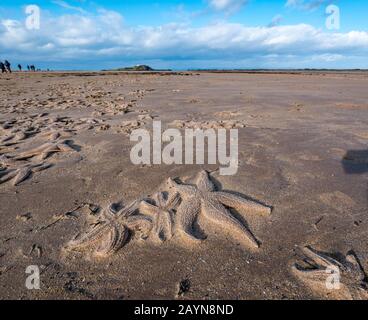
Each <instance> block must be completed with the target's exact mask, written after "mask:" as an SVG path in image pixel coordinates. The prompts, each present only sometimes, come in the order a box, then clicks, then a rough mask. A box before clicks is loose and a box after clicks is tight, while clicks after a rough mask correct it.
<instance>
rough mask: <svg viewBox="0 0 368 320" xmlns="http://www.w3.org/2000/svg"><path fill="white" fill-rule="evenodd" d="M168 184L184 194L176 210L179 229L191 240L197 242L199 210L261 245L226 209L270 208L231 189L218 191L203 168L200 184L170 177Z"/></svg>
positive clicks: (223, 225) (212, 219) (254, 244)
mask: <svg viewBox="0 0 368 320" xmlns="http://www.w3.org/2000/svg"><path fill="white" fill-rule="evenodd" d="M169 184H170V185H171V186H172V187H174V188H175V190H176V191H177V192H179V194H180V195H181V197H182V203H181V205H180V207H179V208H178V211H177V213H176V221H175V222H176V230H178V231H181V232H183V233H184V235H186V236H187V237H188V238H189V239H191V240H196V241H198V240H199V239H197V238H196V237H195V236H194V235H193V224H194V222H195V221H196V219H197V217H198V215H199V214H200V213H202V214H203V216H204V217H206V218H207V219H208V220H209V221H211V222H213V223H215V224H217V225H219V226H221V227H223V228H227V229H229V230H230V231H231V232H232V233H233V232H236V233H238V234H240V235H241V236H243V237H245V238H246V239H247V240H248V241H250V242H251V244H252V245H253V246H254V247H257V248H258V247H259V243H258V241H257V239H256V238H255V237H254V236H253V234H252V233H251V232H250V231H249V230H248V229H247V228H246V227H245V226H244V225H243V224H242V223H241V222H240V221H239V220H238V219H236V218H235V217H234V216H233V215H232V214H231V212H230V211H229V210H228V209H227V208H226V207H228V208H234V209H236V210H237V211H239V213H240V214H241V213H243V212H244V211H253V212H259V213H266V214H270V213H271V208H269V207H266V206H264V205H261V204H259V203H256V202H253V201H249V200H246V199H243V198H242V197H239V196H237V195H234V194H231V193H229V192H220V191H215V186H214V184H213V183H212V181H211V180H210V179H209V176H208V173H207V172H206V171H202V172H200V173H199V175H198V177H197V186H191V185H184V184H178V183H176V182H175V181H174V180H172V179H169Z"/></svg>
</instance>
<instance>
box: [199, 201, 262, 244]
mask: <svg viewBox="0 0 368 320" xmlns="http://www.w3.org/2000/svg"><path fill="white" fill-rule="evenodd" d="M202 209H203V214H204V216H205V217H206V218H207V219H208V220H210V221H212V222H214V223H216V224H218V225H219V226H222V227H223V228H226V227H227V228H228V229H229V231H230V232H231V233H233V232H237V233H239V234H240V235H241V236H243V237H244V236H245V237H246V239H247V240H248V241H250V242H251V244H252V245H253V246H254V247H256V248H259V243H258V241H257V239H256V238H255V237H254V236H253V234H252V233H251V232H250V231H249V230H248V229H247V228H246V227H245V226H244V225H243V224H242V223H241V222H240V221H239V220H237V219H236V218H234V217H233V216H232V215H231V213H230V212H229V211H228V210H227V209H226V208H225V207H224V206H223V205H222V204H221V203H220V202H218V201H217V200H216V199H206V201H202Z"/></svg>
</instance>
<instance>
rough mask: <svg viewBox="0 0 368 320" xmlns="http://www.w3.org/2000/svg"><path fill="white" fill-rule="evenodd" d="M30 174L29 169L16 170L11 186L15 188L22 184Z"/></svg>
mask: <svg viewBox="0 0 368 320" xmlns="http://www.w3.org/2000/svg"><path fill="white" fill-rule="evenodd" d="M31 173H32V170H31V169H30V168H29V167H27V168H22V169H18V170H17V175H16V176H15V178H14V181H13V185H14V186H17V185H18V184H20V183H22V182H23V181H25V180H26V179H27V178H28V177H29V176H30V175H31Z"/></svg>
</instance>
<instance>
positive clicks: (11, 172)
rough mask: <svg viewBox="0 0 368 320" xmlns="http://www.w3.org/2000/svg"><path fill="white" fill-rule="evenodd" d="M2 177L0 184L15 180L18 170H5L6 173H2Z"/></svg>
mask: <svg viewBox="0 0 368 320" xmlns="http://www.w3.org/2000/svg"><path fill="white" fill-rule="evenodd" d="M1 173H2V176H1V178H0V184H2V183H5V182H8V181H9V180H11V179H13V178H14V177H15V176H16V175H17V170H12V169H10V170H5V172H1Z"/></svg>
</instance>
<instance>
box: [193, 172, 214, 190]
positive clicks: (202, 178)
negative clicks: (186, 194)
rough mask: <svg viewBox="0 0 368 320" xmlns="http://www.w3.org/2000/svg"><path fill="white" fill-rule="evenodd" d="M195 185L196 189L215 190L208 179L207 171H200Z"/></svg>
mask: <svg viewBox="0 0 368 320" xmlns="http://www.w3.org/2000/svg"><path fill="white" fill-rule="evenodd" d="M197 186H198V189H199V190H201V191H204V192H212V191H215V185H214V184H213V182H212V181H211V180H210V177H209V175H208V172H207V171H204V170H203V171H201V172H200V173H199V174H198V176H197Z"/></svg>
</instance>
